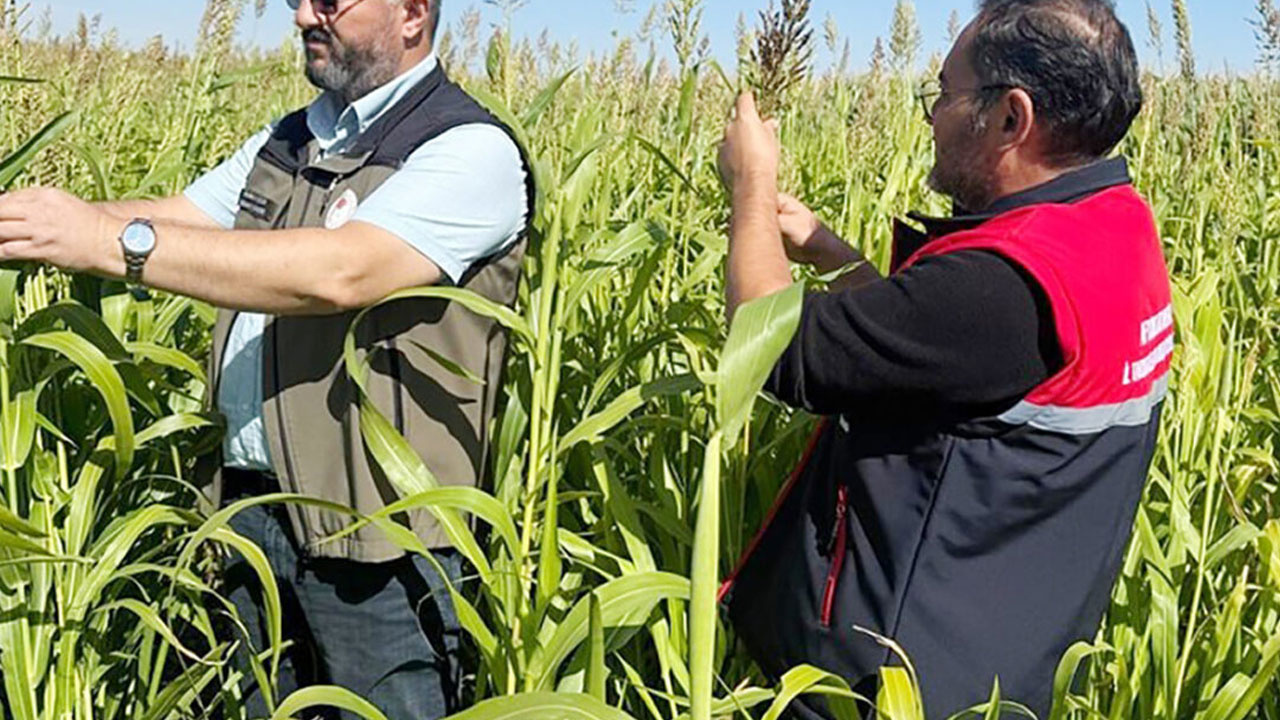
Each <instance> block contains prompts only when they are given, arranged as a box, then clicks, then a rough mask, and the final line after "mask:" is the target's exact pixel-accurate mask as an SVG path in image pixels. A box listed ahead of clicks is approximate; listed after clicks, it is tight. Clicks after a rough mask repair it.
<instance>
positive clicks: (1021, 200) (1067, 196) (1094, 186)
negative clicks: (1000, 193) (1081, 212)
mask: <svg viewBox="0 0 1280 720" xmlns="http://www.w3.org/2000/svg"><path fill="white" fill-rule="evenodd" d="M1132 182H1133V180H1132V178H1130V176H1129V163H1128V162H1127V161H1126V160H1125V159H1124V158H1122V157H1115V158H1111V159H1108V160H1099V161H1098V162H1095V163H1091V164H1089V165H1086V166H1084V167H1082V168H1077V169H1075V170H1072V171H1070V172H1066V173H1063V174H1062V175H1059V176H1058V177H1056V178H1054V179H1052V180H1050V181H1049V182H1047V183H1043V184H1041V185H1036V186H1035V187H1032V188H1028V189H1026V190H1023V191H1021V192H1017V193H1014V194H1012V195H1006V196H1005V197H1002V198H1000V199H999V200H997V201H995V202H994V203H992V204H991V207H989V208H987V210H986V211H985V212H982V213H968V212H965V211H964V210H963V209H961V208H956V212H955V214H954V215H952V216H951V217H949V218H939V217H929V216H928V215H922V214H920V213H915V212H913V213H908V214H907V217H908V218H910V219H912V220H914V221H915V222H917V223H920V225H922V226H923V227H924V232H921V231H919V230H917V229H915V228H914V227H911V226H910V225H907V224H906V223H904V222H902V221H901V220H895V221H894V223H893V258H892V265H893V267H894V268H898V267H901V265H902V264H903V263H905V262H906V261H907V259H908V258H910V257H911V256H912V255H914V254H915V253H916V252H917V251H918V250H919V249H920V248H922V247H924V245H925V243H927V242H929V241H930V240H932V239H934V238H939V237H942V236H944V235H950V234H951V233H955V232H960V231H962V230H972V229H973V228H975V227H978V226H979V225H981V224H983V223H985V222H986V221H988V220H990V219H992V218H994V217H996V216H997V215H1002V214H1004V213H1007V212H1009V211H1011V210H1017V209H1018V208H1023V207H1027V206H1030V205H1042V204H1046V203H1054V204H1064V203H1073V202H1079V201H1080V200H1083V199H1085V198H1087V197H1089V196H1090V195H1093V194H1094V193H1097V192H1099V191H1101V190H1105V189H1107V188H1109V187H1115V186H1117V185H1128V184H1130V183H1132Z"/></svg>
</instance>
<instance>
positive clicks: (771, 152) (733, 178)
mask: <svg viewBox="0 0 1280 720" xmlns="http://www.w3.org/2000/svg"><path fill="white" fill-rule="evenodd" d="M778 154H779V151H778V123H777V121H776V120H761V119H760V113H759V112H757V111H756V99H755V97H754V96H753V95H751V93H744V94H742V95H741V96H739V97H738V104H737V105H736V106H735V113H734V118H733V119H732V120H730V121H729V125H728V127H726V128H725V130H724V142H723V143H721V145H720V156H719V166H720V178H721V179H722V180H723V181H724V184H725V187H726V188H728V189H729V192H731V193H732V192H733V191H734V189H735V188H737V187H738V186H739V185H740V184H741V183H742V181H744V180H747V179H758V180H761V181H767V182H770V183H773V182H777V178H778Z"/></svg>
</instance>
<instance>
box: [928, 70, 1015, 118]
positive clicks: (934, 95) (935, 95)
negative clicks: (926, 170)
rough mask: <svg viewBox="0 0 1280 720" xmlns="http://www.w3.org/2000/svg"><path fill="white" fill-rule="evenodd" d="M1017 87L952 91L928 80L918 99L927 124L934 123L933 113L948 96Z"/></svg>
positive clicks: (987, 86) (988, 87) (1006, 85)
mask: <svg viewBox="0 0 1280 720" xmlns="http://www.w3.org/2000/svg"><path fill="white" fill-rule="evenodd" d="M1016 87H1017V85H1008V84H994V85H981V86H979V87H973V88H955V89H951V90H947V89H944V88H943V87H942V83H940V82H938V81H937V80H926V81H925V82H923V83H920V87H918V88H916V99H917V100H919V101H920V109H922V110H924V119H925V121H926V122H928V123H930V124H932V123H933V111H934V110H935V109H936V108H937V107H938V103H940V102H942V99H943V98H944V97H947V96H957V95H964V94H968V93H980V92H986V91H987V90H1012V89H1014V88H1016Z"/></svg>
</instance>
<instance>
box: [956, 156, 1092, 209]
mask: <svg viewBox="0 0 1280 720" xmlns="http://www.w3.org/2000/svg"><path fill="white" fill-rule="evenodd" d="M1081 167H1084V166H1083V165H1075V164H1073V165H1056V166H1051V165H1045V164H1043V163H1023V164H1019V165H1018V166H1016V167H1010V168H1006V169H1005V171H1004V172H1001V173H998V175H997V177H996V182H995V184H994V186H993V187H992V191H993V192H992V194H991V200H990V202H988V203H987V204H986V207H983V208H978V209H977V210H976V211H977V212H981V211H984V210H986V209H987V208H989V207H991V206H992V205H994V204H996V203H997V202H999V201H1000V200H1002V199H1004V198H1007V197H1010V196H1011V195H1017V194H1018V193H1021V192H1026V191H1027V190H1030V189H1031V188H1034V187H1039V186H1041V185H1044V184H1045V183H1048V182H1052V181H1054V180H1056V179H1058V178H1060V177H1062V176H1063V175H1066V174H1067V173H1069V172H1072V171H1073V170H1078V169H1080V168H1081Z"/></svg>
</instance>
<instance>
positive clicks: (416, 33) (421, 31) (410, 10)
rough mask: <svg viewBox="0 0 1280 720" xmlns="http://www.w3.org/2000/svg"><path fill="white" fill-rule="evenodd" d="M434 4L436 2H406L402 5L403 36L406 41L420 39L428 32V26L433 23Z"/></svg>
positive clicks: (410, 0) (434, 0)
mask: <svg viewBox="0 0 1280 720" xmlns="http://www.w3.org/2000/svg"><path fill="white" fill-rule="evenodd" d="M434 2H436V0H404V2H403V4H402V7H403V8H404V30H403V34H404V37H405V39H406V40H412V39H414V38H420V37H422V36H424V35H425V34H426V33H427V32H428V30H429V28H428V27H427V24H428V23H429V22H430V21H431V13H430V9H431V3H434Z"/></svg>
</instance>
